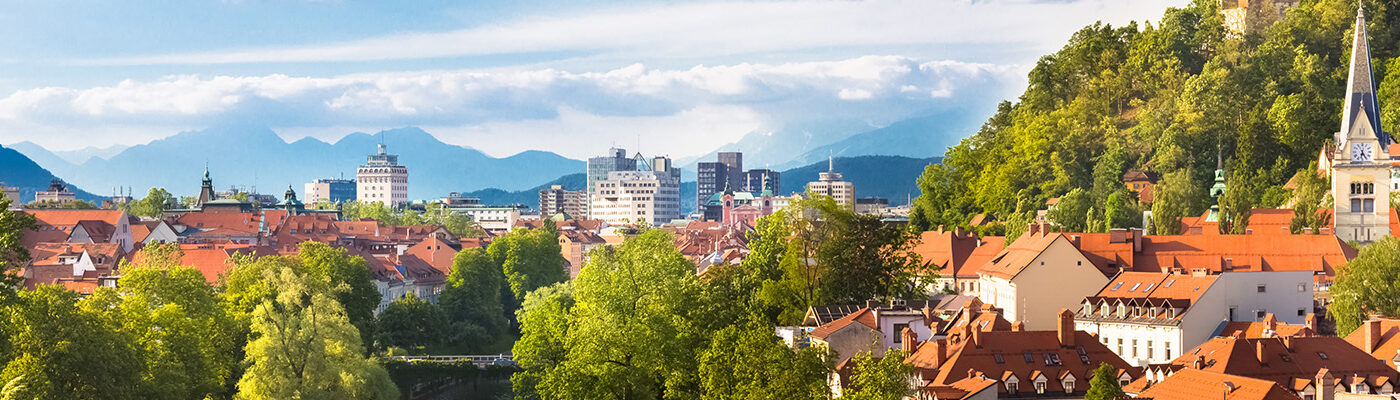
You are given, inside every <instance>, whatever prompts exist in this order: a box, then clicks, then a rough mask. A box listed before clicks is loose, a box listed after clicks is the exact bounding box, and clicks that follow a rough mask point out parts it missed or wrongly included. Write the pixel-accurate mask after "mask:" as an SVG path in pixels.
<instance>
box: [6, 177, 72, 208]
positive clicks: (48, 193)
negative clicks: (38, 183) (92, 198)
mask: <svg viewBox="0 0 1400 400" xmlns="http://www.w3.org/2000/svg"><path fill="white" fill-rule="evenodd" d="M16 197H18V195H16ZM77 199H78V194H77V193H73V191H71V190H68V184H66V183H63V180H62V179H54V180H53V181H52V182H49V190H45V191H42V192H35V193H34V201H37V202H46V201H47V202H55V203H63V202H68V201H73V200H77Z"/></svg>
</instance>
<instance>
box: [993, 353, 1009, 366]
mask: <svg viewBox="0 0 1400 400" xmlns="http://www.w3.org/2000/svg"><path fill="white" fill-rule="evenodd" d="M992 358H993V359H995V360H996V361H997V364H1005V363H1006V359H1005V358H1002V356H1001V353H992Z"/></svg>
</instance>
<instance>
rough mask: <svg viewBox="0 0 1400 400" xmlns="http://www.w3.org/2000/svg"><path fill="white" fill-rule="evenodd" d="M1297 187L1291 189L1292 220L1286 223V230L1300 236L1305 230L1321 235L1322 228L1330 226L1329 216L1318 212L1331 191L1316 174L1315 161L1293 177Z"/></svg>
mask: <svg viewBox="0 0 1400 400" xmlns="http://www.w3.org/2000/svg"><path fill="white" fill-rule="evenodd" d="M1293 181H1294V182H1295V183H1296V184H1297V185H1298V187H1297V188H1295V189H1293V200H1292V202H1293V218H1292V219H1291V220H1289V221H1288V230H1289V232H1292V233H1293V234H1295V235H1296V234H1301V233H1303V232H1304V230H1305V229H1307V230H1309V231H1311V232H1312V233H1313V234H1321V233H1322V227H1324V226H1329V225H1331V220H1332V218H1331V214H1330V213H1323V212H1318V210H1320V209H1322V207H1323V204H1322V202H1323V199H1324V198H1326V197H1327V192H1328V191H1330V190H1331V188H1330V185H1329V184H1328V182H1327V178H1325V177H1323V176H1322V175H1321V174H1318V173H1317V161H1313V162H1312V163H1310V164H1308V167H1307V168H1304V169H1302V170H1300V171H1298V173H1296V174H1294V175H1293Z"/></svg>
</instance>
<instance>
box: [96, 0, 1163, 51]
mask: <svg viewBox="0 0 1400 400" xmlns="http://www.w3.org/2000/svg"><path fill="white" fill-rule="evenodd" d="M1185 3H1186V1H1184V0H1134V1H1123V0H1074V1H1055V2H1042V1H1033V0H990V1H974V0H866V1H838V0H817V1H752V2H735V1H716V2H702V3H687V4H667V5H659V6H650V7H637V6H635V5H618V6H613V7H611V8H604V9H599V10H597V11H594V12H592V13H584V14H580V15H569V16H530V17H524V18H519V19H516V20H510V21H502V22H499V23H494V24H489V25H484V26H477V27H471V28H466V29H461V30H455V31H448V32H426V33H408V34H398V35H391V36H383V37H374V38H367V39H361V40H352V41H345V42H338V43H329V44H314V45H300V46H288V47H271V48H252V49H228V50H219V51H203V52H195V53H181V54H158V55H145V56H129V57H116V58H103V59H92V60H80V61H78V62H79V63H83V64H96V65H150V64H228V63H269V62H337V61H374V60H405V59H425V58H441V57H461V56H482V55H501V54H529V53H543V52H577V53H584V54H607V55H611V56H614V57H616V58H615V59H630V60H637V59H641V57H650V58H656V57H668V58H686V59H698V58H704V57H715V56H725V55H738V54H762V53H770V52H802V51H810V50H822V49H832V48H842V47H848V48H870V47H874V46H884V47H888V46H903V47H929V46H938V45H947V44H959V45H968V44H972V45H987V44H1017V45H1027V44H1028V45H1030V47H1032V48H1035V49H1040V50H1044V49H1052V48H1054V47H1057V45H1058V44H1059V43H1062V42H1063V40H1064V39H1065V38H1066V37H1067V35H1068V34H1069V33H1070V32H1073V31H1074V30H1076V29H1078V28H1079V27H1081V26H1083V25H1085V24H1089V23H1092V22H1093V21H1094V20H1105V21H1110V22H1115V23H1125V22H1127V21H1129V20H1141V19H1148V18H1152V19H1155V18H1158V17H1160V15H1161V11H1162V10H1163V9H1164V8H1166V7H1168V6H1179V5H1182V4H1185Z"/></svg>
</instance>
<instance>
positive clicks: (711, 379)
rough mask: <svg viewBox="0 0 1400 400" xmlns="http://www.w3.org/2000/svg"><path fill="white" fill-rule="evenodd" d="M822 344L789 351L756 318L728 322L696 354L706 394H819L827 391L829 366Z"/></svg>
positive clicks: (775, 398)
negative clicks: (733, 322)
mask: <svg viewBox="0 0 1400 400" xmlns="http://www.w3.org/2000/svg"><path fill="white" fill-rule="evenodd" d="M822 349H824V347H808V348H805V349H802V350H798V351H793V350H792V349H791V348H788V346H787V345H785V344H783V342H782V340H779V339H778V337H777V336H774V335H773V327H772V326H771V325H765V324H760V323H749V324H740V325H731V326H729V327H726V328H724V329H723V330H720V331H719V332H717V333H715V336H714V338H712V339H711V340H710V347H709V348H708V349H705V351H704V352H703V353H701V354H700V362H699V363H700V370H699V374H700V381H701V385H702V388H703V389H704V390H705V394H704V396H702V398H704V399H715V400H730V399H733V400H747V399H770V400H787V399H820V398H826V397H827V396H829V395H830V391H831V389H830V388H829V387H827V386H826V377H827V375H828V374H829V373H830V372H831V366H830V365H829V363H828V362H827V361H825V360H830V359H832V358H834V355H829V354H823V353H822Z"/></svg>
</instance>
